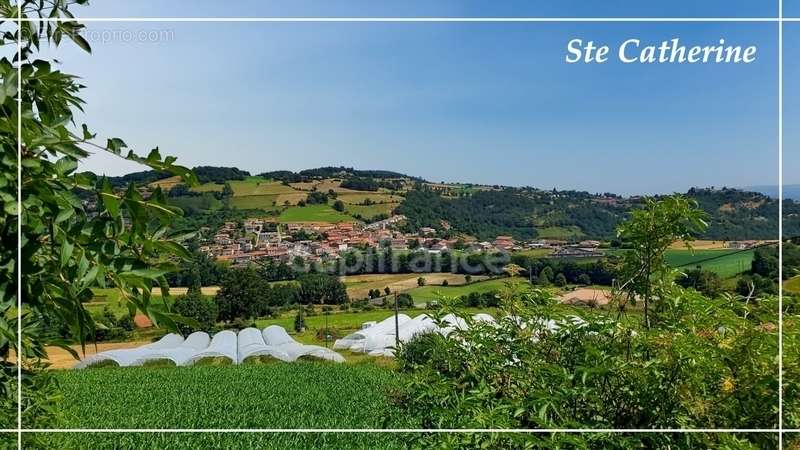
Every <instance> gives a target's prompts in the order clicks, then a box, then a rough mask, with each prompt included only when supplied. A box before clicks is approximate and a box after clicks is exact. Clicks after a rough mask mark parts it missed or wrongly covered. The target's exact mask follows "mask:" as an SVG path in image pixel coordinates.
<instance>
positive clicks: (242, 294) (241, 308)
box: [215, 267, 269, 321]
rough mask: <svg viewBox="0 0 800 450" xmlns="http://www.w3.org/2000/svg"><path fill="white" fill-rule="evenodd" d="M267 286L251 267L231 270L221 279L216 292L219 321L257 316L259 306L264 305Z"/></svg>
mask: <svg viewBox="0 0 800 450" xmlns="http://www.w3.org/2000/svg"><path fill="white" fill-rule="evenodd" d="M268 290H269V284H268V283H267V282H266V281H264V279H263V278H262V277H261V276H260V274H259V273H258V271H256V269H254V268H252V267H247V268H244V269H231V270H229V271H228V273H227V274H225V277H224V278H223V279H222V285H221V286H220V288H219V291H217V296H216V299H215V301H216V303H217V308H218V309H219V319H220V320H224V321H232V320H234V319H252V318H256V317H257V316H258V312H259V305H262V304H264V303H265V302H264V296H265V294H266V293H267V292H268Z"/></svg>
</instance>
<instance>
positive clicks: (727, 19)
mask: <svg viewBox="0 0 800 450" xmlns="http://www.w3.org/2000/svg"><path fill="white" fill-rule="evenodd" d="M797 1H800V0H797ZM9 20H10V21H12V22H16V23H17V24H20V23H21V22H58V21H73V20H75V21H79V22H87V23H88V22H243V23H249V22H344V23H359V22H398V23H402V22H412V23H420V22H434V23H435V22H444V23H561V22H566V23H776V24H777V25H778V216H779V220H778V239H779V245H778V277H779V280H782V279H783V278H782V274H783V245H782V243H783V23H784V22H800V17H795V18H784V17H783V0H778V16H777V17H371V18H368V17H274V18H273V17H174V18H170V17H135V18H134V17H127V18H126V17H104V18H103V17H86V18H81V17H76V18H74V19H70V18H49V19H38V18H26V19H23V18H22V11H21V10H20V11H19V16H18V17H16V18H9ZM21 51H22V43H21V41H19V42H18V43H17V54H20V53H21ZM17 74H18V76H17V91H18V92H22V68H21V64H19V65H18V69H17ZM17 107H18V109H19V110H20V111H21V109H22V98H21V97H20V96H18V98H17ZM17 116H18V119H17V130H18V135H17V152H18V155H17V156H18V161H19V160H21V157H22V117H21V114H19V113H18V114H17ZM17 179H18V184H17V201H18V204H19V208H20V210H19V215H18V221H20V225H21V220H22V165H21V164H18V167H17ZM21 238H22V227H21V226H18V227H17V239H18V241H21ZM21 259H22V250H21V247H19V246H18V247H17V261H21ZM17 286H18V287H17V313H18V320H17V345H18V346H17V348H18V349H21V348H22V321H21V320H20V318H21V313H22V272H21V270H20V267H19V264H18V265H17ZM778 308H779V311H778V424H777V425H778V428H771V429H760V428H757V429H739V428H653V429H647V428H645V429H616V428H609V429H597V428H586V429H582V428H576V429H574V428H550V429H482V428H479V429H441V428H440V429H402V428H401V429H385V428H380V429H369V428H363V429H362V428H357V429H352V428H344V429H333V428H301V429H292V428H289V429H286V428H248V429H240V428H232V429H228V428H205V429H191V428H176V429H153V428H149V429H125V428H115V429H106V428H100V429H86V428H78V429H68V428H64V429H30V428H28V429H26V428H23V427H22V385H21V384H20V383H17V401H18V403H17V428H16V429H11V430H0V433H8V432H16V433H17V446H18V449H19V450H22V448H23V447H22V434H23V433H44V432H46V433H498V434H500V433H521V434H553V433H565V434H574V433H620V434H623V433H631V434H637V433H761V434H764V433H768V434H777V435H778V448H779V449H783V435H784V433H786V432H791V433H796V432H800V429H786V428H784V427H783V284H782V283H781V282H779V283H778ZM21 360H22V358H21V357H18V358H17V377H18V378H17V379H18V380H19V379H20V378H21V376H22V363H21Z"/></svg>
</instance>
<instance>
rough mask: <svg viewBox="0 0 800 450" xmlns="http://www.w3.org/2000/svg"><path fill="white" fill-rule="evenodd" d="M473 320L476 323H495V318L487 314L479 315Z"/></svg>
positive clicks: (473, 317)
mask: <svg viewBox="0 0 800 450" xmlns="http://www.w3.org/2000/svg"><path fill="white" fill-rule="evenodd" d="M472 320H474V321H475V322H494V317H492V316H490V315H489V314H486V313H478V314H475V315H474V316H472Z"/></svg>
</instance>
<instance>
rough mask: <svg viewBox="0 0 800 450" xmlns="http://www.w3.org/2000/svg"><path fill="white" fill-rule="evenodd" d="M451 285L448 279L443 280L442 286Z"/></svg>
mask: <svg viewBox="0 0 800 450" xmlns="http://www.w3.org/2000/svg"><path fill="white" fill-rule="evenodd" d="M449 285H450V282H449V281H447V280H442V286H444V287H447V286H449Z"/></svg>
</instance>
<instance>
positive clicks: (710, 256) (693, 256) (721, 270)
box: [664, 249, 755, 278]
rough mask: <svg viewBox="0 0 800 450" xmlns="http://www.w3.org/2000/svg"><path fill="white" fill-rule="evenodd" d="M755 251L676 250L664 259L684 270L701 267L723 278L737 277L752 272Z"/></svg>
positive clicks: (668, 251)
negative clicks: (751, 264)
mask: <svg viewBox="0 0 800 450" xmlns="http://www.w3.org/2000/svg"><path fill="white" fill-rule="evenodd" d="M754 253H755V251H754V250H748V251H738V250H694V251H690V250H686V249H684V250H676V249H669V250H667V252H666V253H665V255H664V257H665V258H666V260H667V264H669V265H670V266H671V267H676V268H679V269H682V270H690V269H694V268H695V267H697V266H700V267H701V268H702V269H703V270H710V271H712V272H716V273H717V274H718V275H719V276H720V277H722V278H728V277H732V276H735V275H737V274H739V273H742V272H746V271H748V270H750V263H751V262H752V261H753V254H754Z"/></svg>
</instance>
